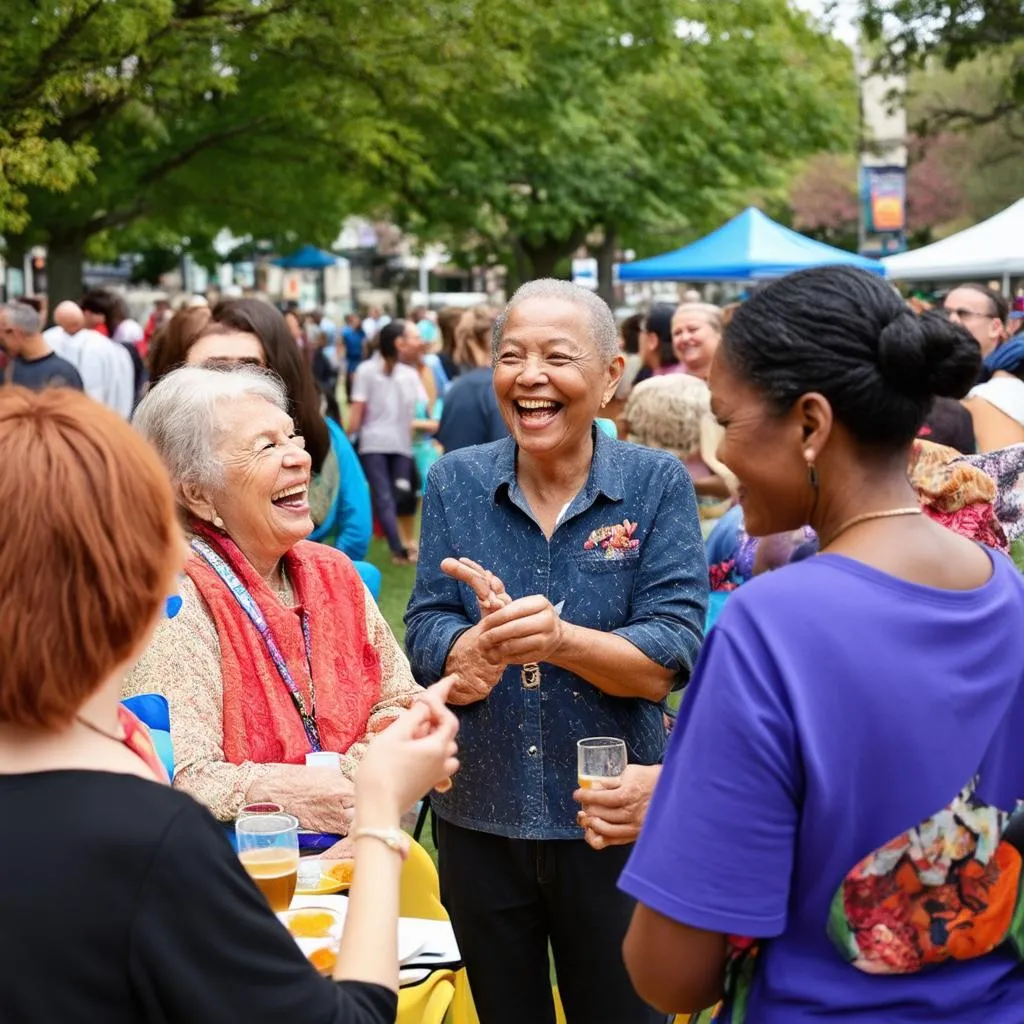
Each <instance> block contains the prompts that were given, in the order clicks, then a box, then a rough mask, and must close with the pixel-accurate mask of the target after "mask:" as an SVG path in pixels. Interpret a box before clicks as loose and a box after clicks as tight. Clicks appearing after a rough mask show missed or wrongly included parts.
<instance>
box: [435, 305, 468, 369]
mask: <svg viewBox="0 0 1024 1024" xmlns="http://www.w3.org/2000/svg"><path fill="white" fill-rule="evenodd" d="M465 312H466V311H465V310H464V309H461V308H460V307H459V306H445V307H444V308H443V309H441V310H438V313H437V329H438V332H439V333H440V335H441V351H440V352H438V354H437V357H438V359H440V360H441V365H442V366H443V367H444V372H445V375H446V376H447V377H448V379H449V380H450V381H453V380H455V378H456V377H458V375H459V374H460V373H461V372H462V370H463V367H462V366H460V365H459V364H458V362H457V361H456V356H457V349H458V341H457V339H456V337H455V335H456V332H457V331H458V328H459V324H460V323H461V322H462V318H463V316H464V315H465Z"/></svg>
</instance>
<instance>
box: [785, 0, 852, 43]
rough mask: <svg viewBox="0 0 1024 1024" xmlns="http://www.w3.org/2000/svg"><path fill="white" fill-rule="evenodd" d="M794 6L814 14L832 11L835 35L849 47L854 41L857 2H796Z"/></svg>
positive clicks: (825, 0) (827, 0)
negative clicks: (827, 10) (833, 12)
mask: <svg viewBox="0 0 1024 1024" xmlns="http://www.w3.org/2000/svg"><path fill="white" fill-rule="evenodd" d="M796 4H797V6H798V7H802V8H804V10H807V11H811V12H812V13H814V14H821V13H822V12H824V11H825V10H826V9H834V10H835V16H834V20H835V34H836V35H837V36H838V37H839V38H840V39H842V40H843V42H844V43H847V44H849V45H850V46H852V45H853V43H854V42H855V41H856V39H857V31H856V29H855V28H854V22H855V21H856V18H857V8H858V6H859V0H796Z"/></svg>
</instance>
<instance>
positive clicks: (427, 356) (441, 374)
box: [409, 306, 451, 415]
mask: <svg viewBox="0 0 1024 1024" xmlns="http://www.w3.org/2000/svg"><path fill="white" fill-rule="evenodd" d="M409 320H410V321H411V322H412V323H414V324H415V325H416V331H417V333H418V334H419V337H420V341H421V342H422V343H423V365H424V366H426V367H427V368H428V369H429V370H430V372H431V373H432V374H433V375H434V390H435V392H436V396H435V401H434V402H433V403H432V404H433V405H435V406H436V405H437V399H441V398H444V396H445V392H447V390H448V385H449V384H450V383H451V378H450V377H449V376H448V374H447V373H446V372H445V368H444V363H443V362H441V357H440V354H439V349H440V348H441V332H440V331H439V330H438V327H437V314H436V313H432V312H431V311H430V310H429V309H427V307H426V306H416V307H414V308H413V310H412V312H411V313H410V314H409ZM438 415H440V412H438Z"/></svg>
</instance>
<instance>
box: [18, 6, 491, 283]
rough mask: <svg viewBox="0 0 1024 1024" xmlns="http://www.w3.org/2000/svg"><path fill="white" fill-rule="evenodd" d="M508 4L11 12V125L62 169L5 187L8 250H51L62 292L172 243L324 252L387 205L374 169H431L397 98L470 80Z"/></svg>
mask: <svg viewBox="0 0 1024 1024" xmlns="http://www.w3.org/2000/svg"><path fill="white" fill-rule="evenodd" d="M502 6H503V5H502V4H500V3H498V0H472V2H471V0H466V2H463V3H455V2H435V0H374V3H373V4H372V5H368V4H366V3H365V2H362V0H118V2H117V3H111V2H109V0H77V2H72V3H67V4H64V3H62V4H60V5H51V6H50V7H45V8H44V7H43V6H41V5H37V4H36V3H34V2H33V0H11V2H9V3H7V4H5V5H3V17H4V19H6V23H7V27H10V28H11V30H12V31H14V32H16V37H15V40H14V41H12V42H11V44H10V49H11V53H10V54H8V57H9V58H10V59H9V61H8V62H7V63H8V64H13V67H14V70H13V71H11V70H10V68H8V70H7V71H6V72H5V74H8V75H9V81H8V82H7V84H9V86H10V90H9V96H10V97H11V99H9V101H8V109H9V114H8V115H7V117H8V120H7V121H6V122H5V121H3V120H0V125H3V124H5V123H7V124H9V125H11V126H15V127H16V126H17V125H19V124H29V122H31V125H30V127H31V126H41V129H40V131H41V134H40V133H39V132H37V134H36V135H35V136H33V137H29V134H25V142H24V145H25V146H27V147H28V150H29V152H32V151H33V150H32V146H33V145H35V146H37V147H38V146H41V147H42V152H44V153H46V154H49V156H48V157H47V159H48V160H49V161H50V164H52V165H53V166H54V168H56V169H57V170H59V172H60V173H59V175H58V173H57V170H54V171H53V173H51V174H50V175H49V176H47V175H46V174H41V173H39V172H38V167H36V169H35V171H32V169H31V168H29V170H27V171H26V172H25V173H21V174H20V176H5V178H4V186H3V187H4V188H6V189H7V190H8V192H10V193H11V194H12V195H13V196H14V199H15V207H14V209H15V215H14V216H13V217H12V218H8V222H7V225H6V226H7V228H8V243H9V245H10V246H12V247H13V248H18V247H19V246H20V247H22V248H24V247H25V246H27V245H30V244H34V243H37V242H43V243H45V244H47V246H48V247H49V253H50V261H49V270H50V282H51V297H52V298H60V297H62V296H64V295H68V294H73V293H74V292H76V291H77V290H78V288H79V286H80V279H81V265H82V260H83V258H84V257H85V256H86V255H87V254H103V253H108V252H110V251H112V250H116V249H118V248H122V247H124V246H125V245H126V244H128V243H129V242H131V243H133V244H139V245H144V246H145V245H152V244H163V243H160V241H159V240H160V239H161V238H165V237H166V235H167V234H168V232H170V233H173V234H176V235H177V237H179V238H183V237H212V236H213V235H214V234H215V233H216V231H217V230H218V229H219V228H222V227H227V228H229V229H230V230H232V231H233V232H235V233H236V234H253V235H256V236H258V237H275V238H289V237H290V238H294V239H297V238H299V237H300V236H301V237H302V238H303V239H304V240H309V241H313V242H316V243H319V244H325V243H327V242H329V241H330V240H331V239H332V238H333V237H334V235H335V234H336V232H337V228H338V224H339V222H340V219H341V217H342V216H343V215H344V214H345V213H346V212H349V211H350V210H353V209H365V208H367V207H368V206H369V205H371V204H372V202H373V201H374V200H373V192H372V184H371V183H372V179H373V175H374V171H375V168H376V167H378V166H379V165H383V164H388V165H389V166H401V167H402V168H403V171H404V173H406V174H408V175H409V176H410V177H415V175H416V173H417V171H416V168H415V167H414V166H410V161H409V160H408V159H407V152H408V140H409V139H410V138H413V137H414V136H415V128H414V127H412V128H410V126H409V124H408V122H406V121H402V120H401V118H400V117H396V116H395V115H393V114H392V110H391V106H390V105H389V102H388V100H389V97H390V96H397V97H401V96H402V94H403V92H404V91H408V90H419V89H424V90H428V91H429V90H430V89H431V88H433V86H434V82H435V79H437V78H446V77H450V76H451V74H452V70H451V69H455V72H456V73H457V72H458V71H459V69H462V68H467V67H468V64H467V63H466V62H465V60H464V59H463V56H464V51H465V48H467V47H471V48H474V49H476V50H481V51H482V48H484V47H485V46H486V36H485V35H484V34H483V33H482V32H480V31H479V26H481V25H483V24H485V23H486V21H487V20H488V18H490V17H493V18H494V19H496V20H497V21H499V22H500V21H501V19H502V17H503V15H502V13H501V8H502ZM3 27H4V25H3V23H0V32H2V30H3ZM15 58H17V59H15ZM55 60H56V62H57V63H53V62H54V61H55ZM496 63H498V64H500V61H499V60H496ZM83 83H84V84H83ZM394 109H395V110H396V111H398V112H399V114H400V113H401V111H402V104H401V103H396V104H395V106H394ZM26 118H28V119H29V121H26V120H25V119H26ZM32 118H35V120H34V121H32ZM9 131H10V132H12V133H13V128H11V129H9ZM26 132H28V129H26ZM13 137H14V136H13V134H12V138H13ZM33 140H34V141H33ZM26 160H27V158H26ZM24 163H25V161H23V164H24ZM7 165H8V161H7V160H6V159H5V160H4V164H3V166H4V167H6V166H7ZM17 166H21V165H17ZM26 166H27V164H26ZM47 166H48V165H47ZM30 171H31V173H30ZM4 173H5V175H6V171H5V172H4Z"/></svg>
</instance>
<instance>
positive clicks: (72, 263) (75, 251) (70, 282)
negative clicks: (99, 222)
mask: <svg viewBox="0 0 1024 1024" xmlns="http://www.w3.org/2000/svg"><path fill="white" fill-rule="evenodd" d="M84 249H85V244H84V242H83V241H82V240H81V239H80V238H59V237H58V238H53V239H52V240H51V242H50V244H49V245H48V246H47V249H46V284H47V288H46V291H47V294H48V296H49V300H50V309H55V308H56V307H57V303H58V302H63V301H64V300H65V299H72V300H74V301H76V302H77V301H78V299H79V298H81V295H82V268H83V264H84V263H85V253H84Z"/></svg>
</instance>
